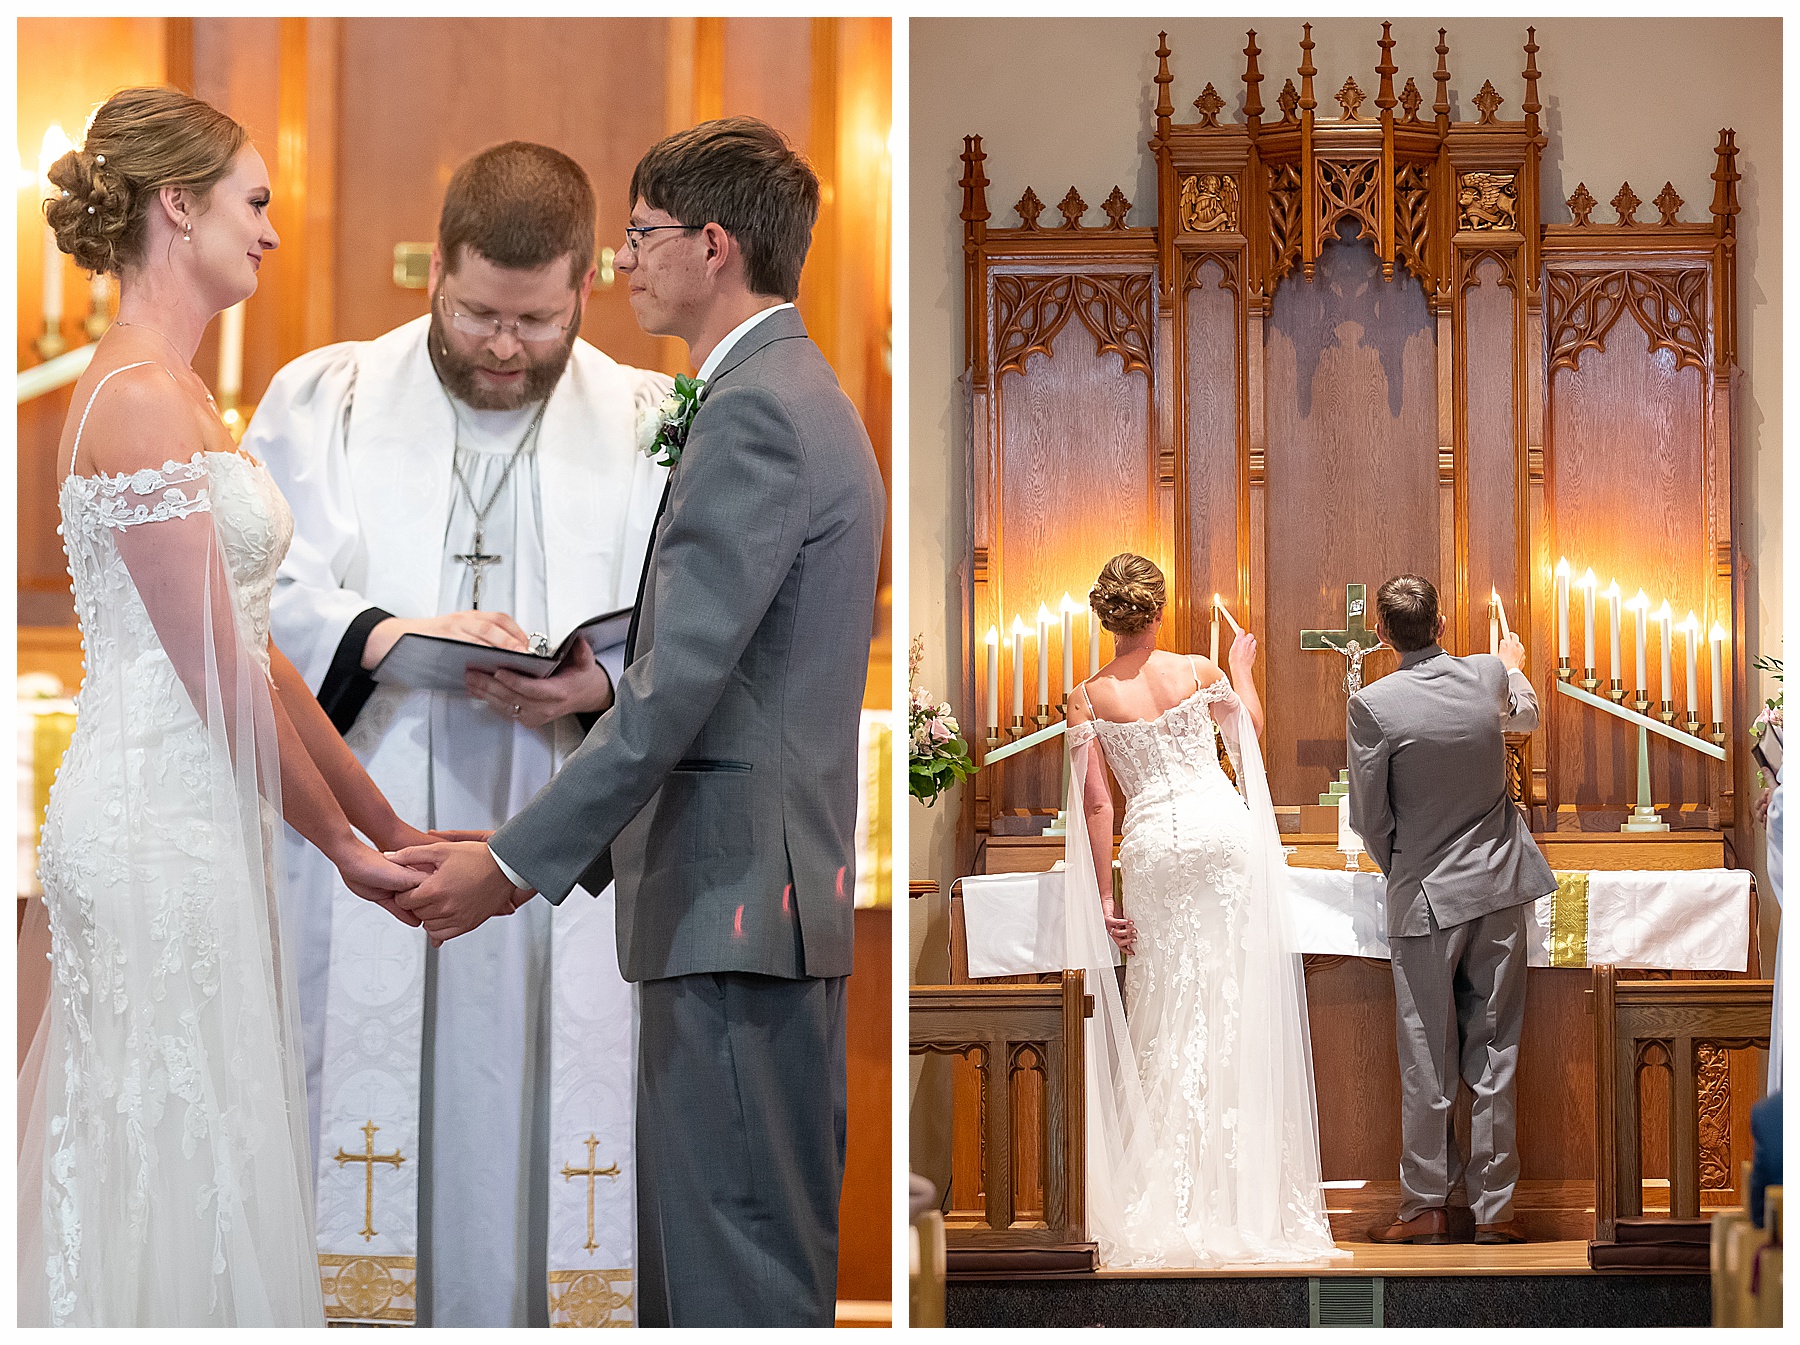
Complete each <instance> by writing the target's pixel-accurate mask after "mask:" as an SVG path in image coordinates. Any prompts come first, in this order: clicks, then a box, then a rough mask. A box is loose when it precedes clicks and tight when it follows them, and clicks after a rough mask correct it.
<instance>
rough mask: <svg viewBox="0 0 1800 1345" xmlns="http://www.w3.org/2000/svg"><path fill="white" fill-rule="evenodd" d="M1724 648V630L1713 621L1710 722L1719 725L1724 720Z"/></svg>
mask: <svg viewBox="0 0 1800 1345" xmlns="http://www.w3.org/2000/svg"><path fill="white" fill-rule="evenodd" d="M1724 648H1725V631H1724V629H1723V628H1722V627H1721V626H1720V625H1719V623H1718V622H1716V621H1715V622H1713V627H1712V702H1713V717H1712V722H1713V723H1715V724H1721V725H1722V724H1724V722H1725V671H1724V666H1723V658H1722V656H1723V652H1724Z"/></svg>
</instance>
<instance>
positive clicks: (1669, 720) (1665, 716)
mask: <svg viewBox="0 0 1800 1345" xmlns="http://www.w3.org/2000/svg"><path fill="white" fill-rule="evenodd" d="M1656 717H1657V718H1658V719H1660V720H1662V722H1663V723H1665V724H1673V723H1674V722H1675V702H1674V701H1662V702H1661V703H1659V704H1658V705H1657V707H1656Z"/></svg>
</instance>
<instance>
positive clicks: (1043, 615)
mask: <svg viewBox="0 0 1800 1345" xmlns="http://www.w3.org/2000/svg"><path fill="white" fill-rule="evenodd" d="M1049 624H1050V609H1049V608H1048V607H1046V606H1044V604H1043V603H1041V602H1040V603H1039V604H1038V625H1040V626H1048V625H1049Z"/></svg>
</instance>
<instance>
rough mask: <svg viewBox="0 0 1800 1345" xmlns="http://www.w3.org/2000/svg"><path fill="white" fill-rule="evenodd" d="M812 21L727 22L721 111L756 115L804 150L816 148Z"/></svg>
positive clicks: (733, 114) (756, 20) (767, 20)
mask: <svg viewBox="0 0 1800 1345" xmlns="http://www.w3.org/2000/svg"><path fill="white" fill-rule="evenodd" d="M812 25H813V20H811V19H726V20H725V60H724V98H723V102H722V105H721V106H722V112H721V115H723V116H727V117H739V116H743V117H760V118H762V120H764V121H766V122H768V123H769V125H771V126H773V127H775V128H776V129H777V130H779V131H780V132H781V133H782V134H783V135H785V136H787V138H788V139H789V140H791V141H793V142H794V146H795V148H797V149H798V150H799V151H800V152H801V153H802V154H811V153H813V152H814V149H815V146H814V145H813V111H812V61H811V59H810V58H811V54H812V50H813V33H812ZM645 148H648V146H647V145H646V146H645Z"/></svg>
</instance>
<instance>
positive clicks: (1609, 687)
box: [1606, 677, 1625, 704]
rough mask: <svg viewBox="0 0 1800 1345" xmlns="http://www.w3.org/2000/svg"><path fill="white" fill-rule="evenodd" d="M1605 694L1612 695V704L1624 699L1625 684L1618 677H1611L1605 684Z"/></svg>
mask: <svg viewBox="0 0 1800 1345" xmlns="http://www.w3.org/2000/svg"><path fill="white" fill-rule="evenodd" d="M1606 694H1607V695H1608V696H1611V697H1612V699H1613V703H1614V704H1617V703H1618V702H1619V701H1622V700H1624V699H1625V684H1624V683H1623V682H1621V681H1620V680H1619V679H1618V678H1616V677H1615V678H1613V679H1612V681H1610V682H1608V683H1607V684H1606Z"/></svg>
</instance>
